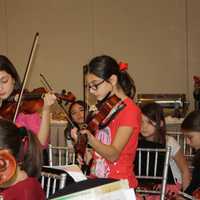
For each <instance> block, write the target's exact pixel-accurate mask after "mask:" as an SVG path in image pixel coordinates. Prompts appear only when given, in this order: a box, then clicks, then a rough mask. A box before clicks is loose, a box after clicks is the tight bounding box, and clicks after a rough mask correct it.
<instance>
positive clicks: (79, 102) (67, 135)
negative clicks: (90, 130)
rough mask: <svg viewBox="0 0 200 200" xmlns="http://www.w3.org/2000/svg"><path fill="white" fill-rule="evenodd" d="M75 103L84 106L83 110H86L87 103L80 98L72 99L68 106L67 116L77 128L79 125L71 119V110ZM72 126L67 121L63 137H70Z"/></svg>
mask: <svg viewBox="0 0 200 200" xmlns="http://www.w3.org/2000/svg"><path fill="white" fill-rule="evenodd" d="M76 104H78V105H80V106H82V107H83V108H84V110H85V111H86V110H88V105H87V103H85V102H84V101H82V100H77V101H74V102H73V103H71V104H70V106H69V109H68V115H69V118H70V120H71V121H72V122H73V124H74V125H75V126H76V127H77V128H78V129H79V128H80V127H79V126H78V124H77V123H76V122H75V121H74V120H73V118H72V115H71V110H72V108H73V106H74V105H76ZM72 128H73V126H72V124H71V123H70V122H68V124H67V127H66V129H65V131H64V135H65V138H67V139H71V136H70V131H71V129H72Z"/></svg>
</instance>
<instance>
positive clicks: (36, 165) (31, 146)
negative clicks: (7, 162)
mask: <svg viewBox="0 0 200 200" xmlns="http://www.w3.org/2000/svg"><path fill="white" fill-rule="evenodd" d="M19 134H20V137H21V148H20V154H19V160H20V162H21V165H20V167H21V169H22V170H25V171H26V172H27V174H28V176H32V177H40V171H41V167H42V162H41V161H42V153H41V152H42V151H41V144H40V142H39V140H38V138H37V137H36V136H35V135H34V134H33V133H32V132H31V131H29V130H26V129H25V128H23V127H22V128H19Z"/></svg>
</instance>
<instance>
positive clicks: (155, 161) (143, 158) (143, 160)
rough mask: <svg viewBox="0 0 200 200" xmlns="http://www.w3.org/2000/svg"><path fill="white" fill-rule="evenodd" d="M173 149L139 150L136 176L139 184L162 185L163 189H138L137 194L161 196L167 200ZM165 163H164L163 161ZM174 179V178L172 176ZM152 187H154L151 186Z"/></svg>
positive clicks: (136, 161) (162, 199)
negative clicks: (169, 168) (167, 185)
mask: <svg viewBox="0 0 200 200" xmlns="http://www.w3.org/2000/svg"><path fill="white" fill-rule="evenodd" d="M170 152H171V148H170V147H167V148H137V155H136V160H135V174H136V177H137V179H138V181H139V184H140V183H141V182H143V183H144V184H145V183H147V182H150V183H160V184H161V189H160V190H159V191H158V190H154V189H153V188H149V189H148V188H146V187H145V188H143V187H138V188H137V189H136V192H138V193H141V194H144V195H146V194H155V195H160V199H161V200H164V199H165V191H166V184H167V177H168V167H169V159H170ZM161 160H162V161H163V162H162V161H161ZM172 177H173V176H172ZM151 186H152V185H151Z"/></svg>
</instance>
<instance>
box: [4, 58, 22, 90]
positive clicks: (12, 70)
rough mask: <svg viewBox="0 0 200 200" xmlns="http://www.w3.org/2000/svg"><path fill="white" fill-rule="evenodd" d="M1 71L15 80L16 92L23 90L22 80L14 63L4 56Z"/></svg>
mask: <svg viewBox="0 0 200 200" xmlns="http://www.w3.org/2000/svg"><path fill="white" fill-rule="evenodd" d="M0 71H5V72H7V73H8V74H10V75H11V76H12V78H13V79H14V80H15V86H14V90H18V89H20V88H21V80H20V77H19V75H18V73H17V70H16V68H15V67H14V65H13V64H12V62H11V61H10V60H9V59H8V58H7V57H6V56H4V55H0Z"/></svg>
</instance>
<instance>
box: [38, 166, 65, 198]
mask: <svg viewBox="0 0 200 200" xmlns="http://www.w3.org/2000/svg"><path fill="white" fill-rule="evenodd" d="M66 181H67V173H66V172H64V171H63V170H59V169H53V168H50V167H49V168H48V167H43V168H42V172H41V178H40V183H41V186H42V189H43V190H44V192H45V193H46V198H48V197H49V196H50V195H52V194H54V193H55V192H56V191H57V190H59V189H62V188H64V187H65V185H66Z"/></svg>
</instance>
